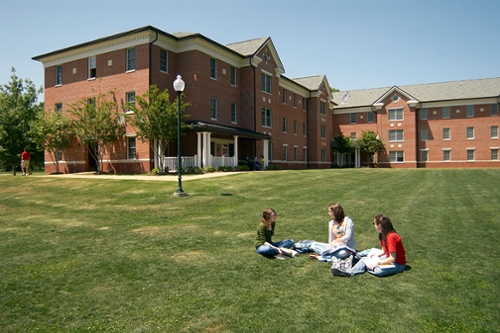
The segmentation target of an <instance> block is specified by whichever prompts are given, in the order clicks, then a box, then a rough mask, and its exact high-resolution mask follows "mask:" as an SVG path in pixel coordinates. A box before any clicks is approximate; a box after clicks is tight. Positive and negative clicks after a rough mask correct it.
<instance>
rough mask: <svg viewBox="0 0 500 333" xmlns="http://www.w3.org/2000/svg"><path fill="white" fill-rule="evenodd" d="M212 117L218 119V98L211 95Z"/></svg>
mask: <svg viewBox="0 0 500 333" xmlns="http://www.w3.org/2000/svg"><path fill="white" fill-rule="evenodd" d="M210 119H212V120H217V98H215V97H210Z"/></svg>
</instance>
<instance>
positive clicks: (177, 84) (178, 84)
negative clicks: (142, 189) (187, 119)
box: [174, 75, 186, 197]
mask: <svg viewBox="0 0 500 333" xmlns="http://www.w3.org/2000/svg"><path fill="white" fill-rule="evenodd" d="M185 86H186V84H185V83H184V81H183V80H182V76H180V75H177V79H176V80H175V81H174V90H175V91H176V92H177V178H178V181H177V184H178V185H177V191H175V192H174V195H175V196H176V197H183V196H185V195H186V192H184V191H183V190H182V175H181V171H182V159H181V94H182V92H183V91H184V87H185Z"/></svg>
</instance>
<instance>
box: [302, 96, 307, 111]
mask: <svg viewBox="0 0 500 333" xmlns="http://www.w3.org/2000/svg"><path fill="white" fill-rule="evenodd" d="M306 103H307V99H305V98H304V97H303V98H302V110H304V111H306V107H307V104H306Z"/></svg>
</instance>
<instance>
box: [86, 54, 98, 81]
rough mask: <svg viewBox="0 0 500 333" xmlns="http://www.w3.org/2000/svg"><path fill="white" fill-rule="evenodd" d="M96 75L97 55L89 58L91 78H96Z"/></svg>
mask: <svg viewBox="0 0 500 333" xmlns="http://www.w3.org/2000/svg"><path fill="white" fill-rule="evenodd" d="M95 77H96V62H95V57H90V58H89V76H88V78H89V79H94V78H95Z"/></svg>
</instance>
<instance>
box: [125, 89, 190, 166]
mask: <svg viewBox="0 0 500 333" xmlns="http://www.w3.org/2000/svg"><path fill="white" fill-rule="evenodd" d="M135 101H136V103H131V104H128V105H127V109H128V110H131V111H134V116H133V117H132V118H131V123H132V125H133V126H134V127H135V128H136V129H137V137H138V138H139V139H141V140H142V141H143V142H145V141H148V142H150V144H151V146H152V151H153V152H154V154H155V156H156V159H157V161H158V162H159V166H160V170H162V169H163V163H164V160H163V158H161V157H162V156H165V151H166V149H167V147H168V143H169V142H171V141H174V140H176V139H177V114H178V100H177V98H176V99H175V101H174V102H173V103H171V102H170V95H169V93H168V90H166V89H165V90H164V91H161V92H160V90H159V89H158V87H157V86H156V85H152V86H150V87H149V90H148V91H147V92H146V93H145V94H144V95H143V96H136V97H135ZM188 105H189V104H188V103H182V104H181V120H183V119H185V118H187V117H188V115H186V114H185V113H184V110H185V108H186V106H188ZM186 127H187V126H186V124H185V123H184V122H181V131H182V130H184V129H185V128H186Z"/></svg>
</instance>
